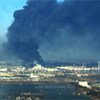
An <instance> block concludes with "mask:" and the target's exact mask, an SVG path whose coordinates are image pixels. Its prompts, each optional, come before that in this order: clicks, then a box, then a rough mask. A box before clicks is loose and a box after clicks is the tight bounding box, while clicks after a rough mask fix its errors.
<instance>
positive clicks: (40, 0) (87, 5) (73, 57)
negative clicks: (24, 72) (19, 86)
mask: <svg viewBox="0 0 100 100" xmlns="http://www.w3.org/2000/svg"><path fill="white" fill-rule="evenodd" d="M99 37H100V1H99V0H89V1H87V0H65V1H64V2H60V3H58V2H57V1H56V0H29V1H28V2H27V5H26V6H24V7H23V9H21V10H18V11H15V12H14V22H13V23H12V25H11V26H10V27H9V28H8V33H7V38H8V42H7V43H6V46H5V47H6V49H7V50H9V51H11V52H13V53H14V54H15V55H16V56H17V57H19V58H20V59H22V60H23V61H24V62H26V63H30V62H34V61H37V62H38V63H42V62H43V60H42V57H43V58H44V59H49V60H55V59H64V60H65V59H66V61H69V62H70V61H87V60H89V61H92V60H97V59H99V58H100V57H99V55H100V52H99V51H100V38H99ZM40 54H41V55H42V57H41V56H40Z"/></svg>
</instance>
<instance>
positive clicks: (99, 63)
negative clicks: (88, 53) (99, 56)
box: [98, 61, 100, 72]
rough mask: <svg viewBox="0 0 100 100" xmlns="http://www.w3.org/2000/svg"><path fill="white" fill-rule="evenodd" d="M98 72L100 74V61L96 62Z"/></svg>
mask: <svg viewBox="0 0 100 100" xmlns="http://www.w3.org/2000/svg"><path fill="white" fill-rule="evenodd" d="M98 72H100V61H98Z"/></svg>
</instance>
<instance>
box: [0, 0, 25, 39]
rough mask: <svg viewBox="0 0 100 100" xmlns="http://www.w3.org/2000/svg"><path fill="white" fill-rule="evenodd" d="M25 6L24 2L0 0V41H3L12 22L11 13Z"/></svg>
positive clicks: (20, 0) (21, 0) (19, 0)
mask: <svg viewBox="0 0 100 100" xmlns="http://www.w3.org/2000/svg"><path fill="white" fill-rule="evenodd" d="M25 4H26V0H0V20H1V23H0V40H3V39H5V34H6V33H7V28H8V27H9V26H10V24H11V23H12V22H13V12H14V11H15V10H17V9H22V7H23V5H25Z"/></svg>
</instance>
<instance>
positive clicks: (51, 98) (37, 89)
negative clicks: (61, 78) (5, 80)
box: [0, 83, 90, 100]
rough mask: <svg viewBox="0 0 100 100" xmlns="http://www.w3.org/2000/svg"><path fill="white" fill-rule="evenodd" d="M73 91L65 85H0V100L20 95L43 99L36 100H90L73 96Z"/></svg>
mask: <svg viewBox="0 0 100 100" xmlns="http://www.w3.org/2000/svg"><path fill="white" fill-rule="evenodd" d="M74 91H77V90H76V89H75V88H74V87H72V86H69V85H65V84H47V83H45V84H41V83H40V84H0V100H16V97H18V96H20V94H21V93H36V94H42V97H43V98H40V99H38V100H90V99H89V98H88V97H86V96H82V95H80V96H78V95H73V93H74ZM25 100H29V99H25ZM30 100H37V99H30Z"/></svg>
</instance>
